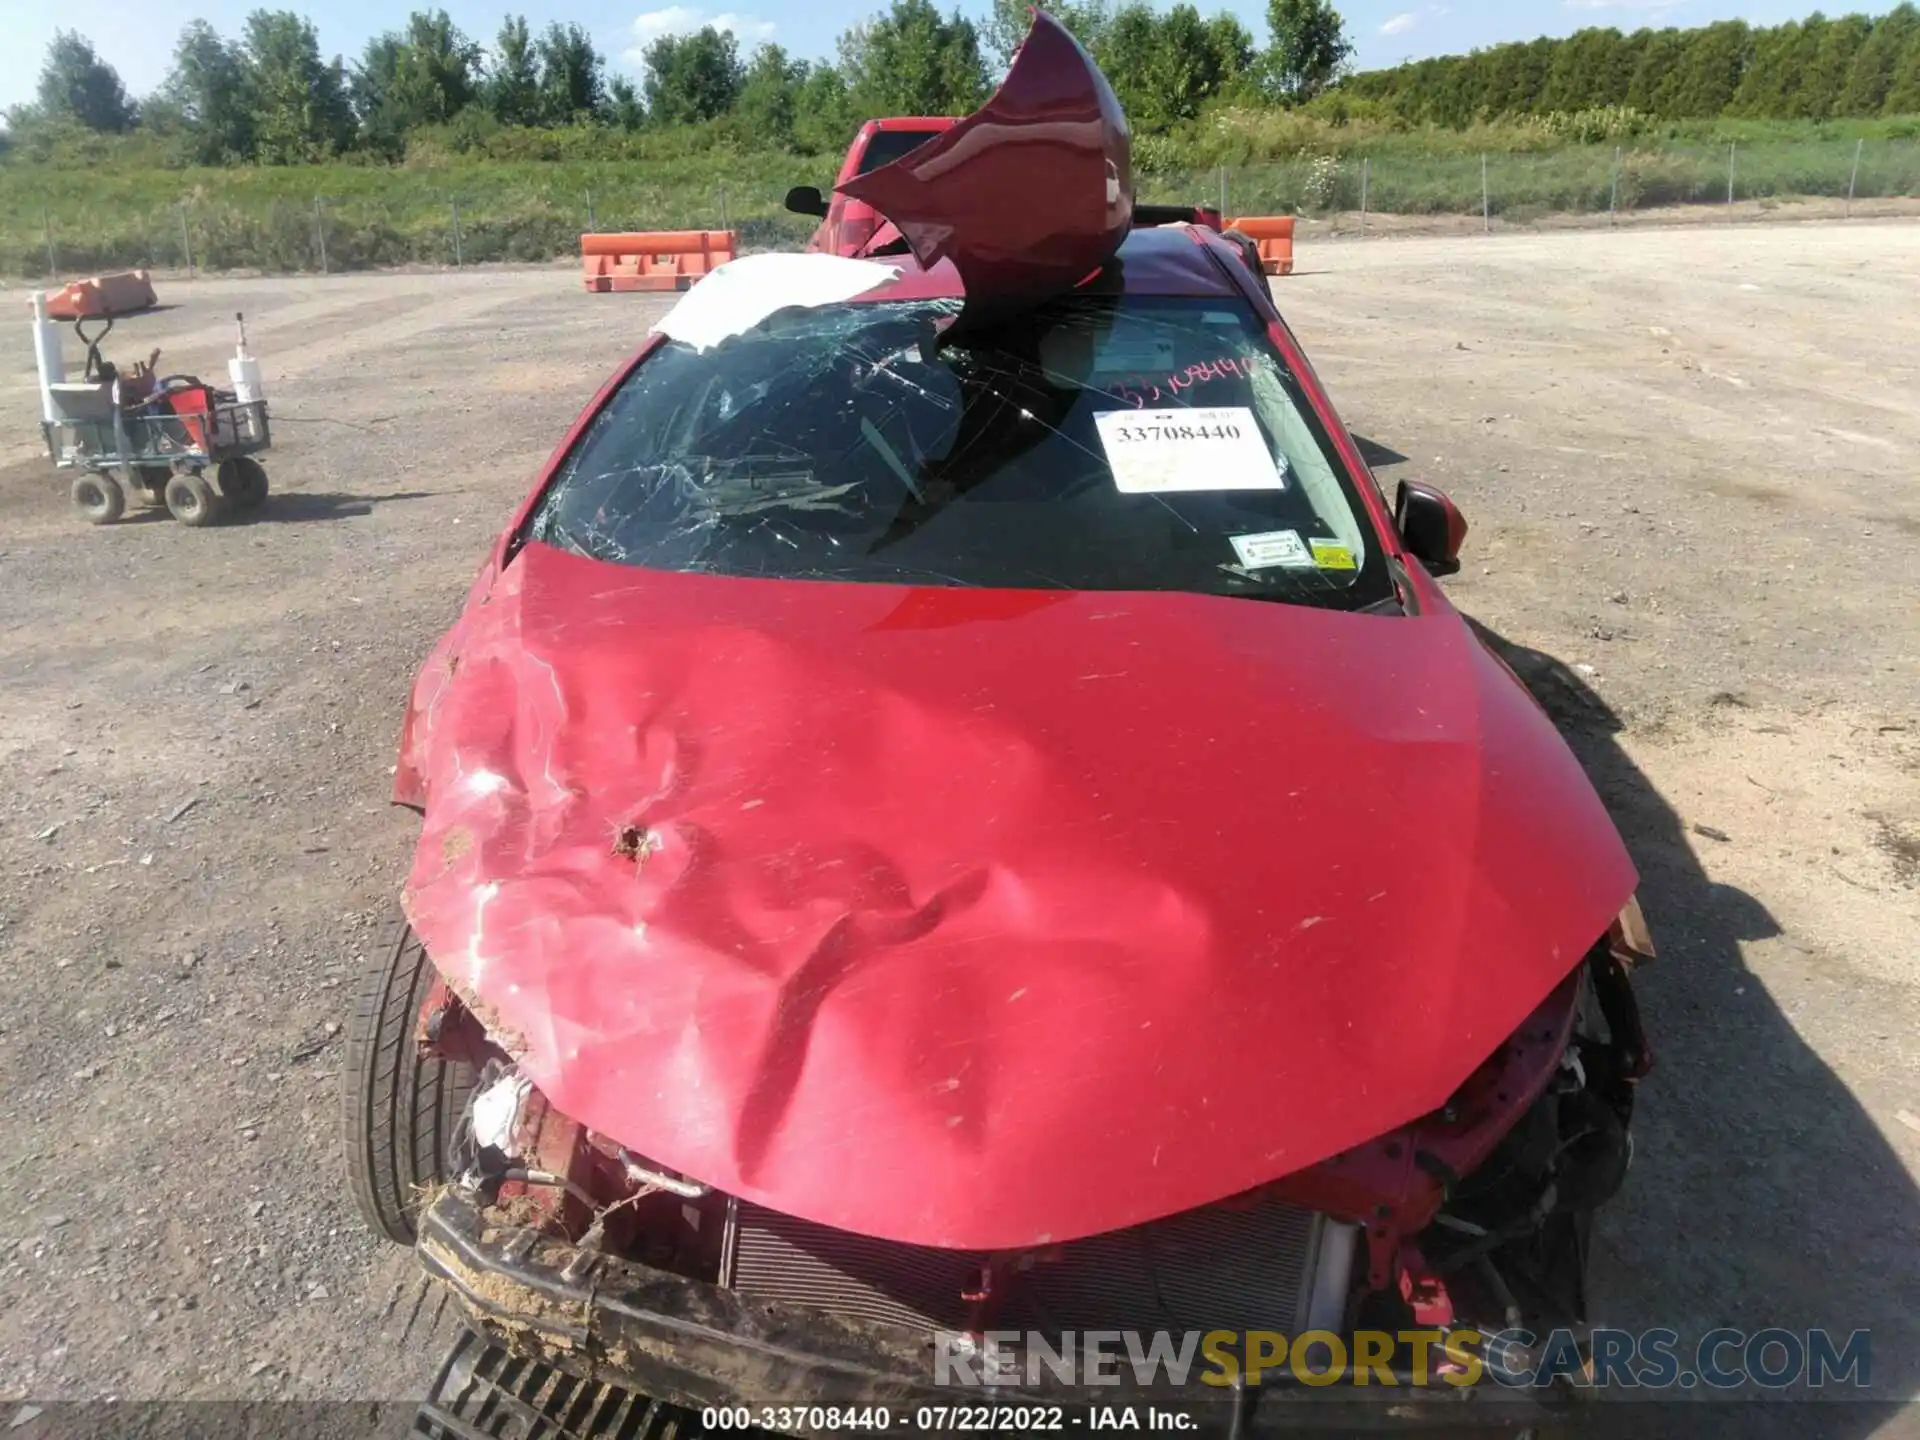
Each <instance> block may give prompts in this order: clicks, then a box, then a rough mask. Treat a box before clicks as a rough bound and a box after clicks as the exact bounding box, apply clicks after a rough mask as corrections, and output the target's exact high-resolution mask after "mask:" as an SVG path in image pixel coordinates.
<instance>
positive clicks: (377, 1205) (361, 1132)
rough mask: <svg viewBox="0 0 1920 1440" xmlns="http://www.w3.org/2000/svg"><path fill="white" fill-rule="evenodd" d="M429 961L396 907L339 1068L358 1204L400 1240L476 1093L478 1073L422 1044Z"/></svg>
mask: <svg viewBox="0 0 1920 1440" xmlns="http://www.w3.org/2000/svg"><path fill="white" fill-rule="evenodd" d="M433 980H434V970H433V962H432V961H431V960H429V959H428V958H427V952H426V948H425V947H424V946H423V945H421V943H420V937H419V936H417V935H415V934H414V933H413V927H412V926H410V925H408V924H407V922H406V920H405V918H404V917H402V916H395V917H394V919H393V921H392V922H391V923H390V925H389V927H388V931H387V934H386V936H385V940H384V944H383V945H382V947H381V950H380V952H379V958H378V959H377V960H376V961H375V962H374V964H373V965H372V966H370V967H369V968H368V970H367V973H366V976H365V978H364V980H363V981H362V982H361V986H360V993H359V994H358V995H357V996H356V997H355V999H354V1005H353V1013H352V1014H351V1015H349V1016H348V1017H347V1043H346V1053H345V1056H344V1058H343V1060H342V1063H341V1067H340V1078H341V1089H342V1099H343V1100H344V1101H345V1106H346V1132H347V1137H346V1138H347V1173H348V1177H349V1179H350V1180H351V1181H352V1185H353V1197H354V1199H355V1200H357V1201H358V1202H359V1204H360V1213H361V1214H362V1215H363V1216H365V1217H366V1221H367V1224H368V1225H370V1226H371V1227H372V1228H373V1229H374V1231H375V1232H377V1233H378V1234H381V1235H384V1236H386V1237H387V1238H388V1239H389V1240H392V1241H393V1242H394V1243H395V1244H398V1245H411V1244H413V1241H414V1219H415V1217H416V1216H417V1215H418V1214H419V1210H420V1201H421V1197H422V1196H423V1195H424V1194H425V1193H426V1192H428V1191H430V1190H432V1189H434V1188H436V1187H437V1186H440V1185H442V1184H445V1183H446V1181H447V1180H448V1179H450V1178H451V1171H452V1166H451V1165H450V1163H449V1160H448V1156H449V1154H450V1152H451V1150H452V1148H453V1139H454V1134H455V1131H456V1130H457V1129H458V1127H459V1124H460V1121H461V1118H462V1117H463V1116H464V1115H465V1114H466V1109H467V1100H468V1097H469V1096H470V1095H471V1094H472V1092H473V1072H472V1070H471V1068H470V1067H468V1066H467V1065H464V1064H462V1063H460V1062H459V1061H454V1060H440V1059H436V1058H434V1057H432V1056H429V1055H422V1054H421V1053H420V1046H419V1044H418V1042H417V1041H416V1040H415V1027H416V1026H418V1024H419V1023H420V1010H421V1007H422V1006H424V1005H425V1004H426V1002H427V992H428V991H429V990H431V989H432V988H433Z"/></svg>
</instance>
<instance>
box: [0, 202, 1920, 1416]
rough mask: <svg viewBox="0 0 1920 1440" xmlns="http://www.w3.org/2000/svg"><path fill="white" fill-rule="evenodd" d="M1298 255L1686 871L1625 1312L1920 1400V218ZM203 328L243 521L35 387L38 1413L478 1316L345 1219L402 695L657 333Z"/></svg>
mask: <svg viewBox="0 0 1920 1440" xmlns="http://www.w3.org/2000/svg"><path fill="white" fill-rule="evenodd" d="M1302 262H1303V265H1304V268H1305V270H1306V272H1307V273H1305V274H1302V275H1300V276H1298V277H1296V278H1294V279H1292V280H1289V281H1286V282H1284V283H1282V284H1281V285H1280V287H1279V289H1278V292H1277V293H1278V294H1279V295H1280V297H1281V302H1282V306H1283V308H1284V309H1285V311H1286V312H1287V314H1288V316H1289V318H1290V320H1291V322H1292V323H1293V325H1294V328H1295V329H1296V330H1297V331H1298V332H1299V334H1300V336H1301V338H1302V340H1303V341H1304V342H1305V344H1306V346H1307V348H1308V351H1309V353H1311V354H1313V355H1314V356H1315V357H1316V358H1317V361H1318V364H1319V366H1320V369H1321V373H1322V375H1323V378H1325V379H1326V381H1327V382H1328V384H1329V385H1330V387H1331V388H1332V390H1333V393H1334V396H1335V399H1336V402H1337V403H1339V404H1340V405H1341V407H1342V410H1343V413H1344V415H1345V417H1346V419H1347V420H1348V422H1349V423H1350V424H1351V425H1352V426H1353V428H1354V429H1355V431H1356V432H1357V433H1358V434H1360V435H1361V436H1363V437H1364V438H1365V440H1366V442H1367V443H1368V444H1369V445H1370V446H1371V447H1372V449H1373V451H1374V454H1375V456H1376V460H1377V465H1378V468H1379V473H1380V474H1381V477H1382V480H1383V482H1384V483H1386V484H1387V485H1388V486H1389V487H1391V485H1392V483H1393V481H1394V480H1395V478H1397V477H1399V476H1403V475H1410V474H1420V475H1422V476H1424V477H1426V478H1428V479H1431V480H1434V481H1437V482H1438V483H1440V484H1441V485H1443V486H1444V487H1446V488H1447V489H1448V490H1449V492H1450V493H1451V494H1452V495H1453V496H1454V498H1455V499H1456V500H1458V501H1459V502H1460V503H1461V505H1462V507H1463V508H1464V509H1465V510H1466V512H1467V514H1468V516H1469V518H1470V519H1471V520H1472V521H1473V524H1474V531H1473V535H1472V537H1471V539H1470V542H1469V544H1470V551H1469V557H1468V560H1469V563H1468V565H1467V568H1466V570H1465V571H1464V572H1463V573H1462V574H1461V575H1460V576H1459V577H1457V579H1456V580H1454V581H1452V582H1450V584H1451V586H1452V589H1453V593H1454V595H1455V596H1456V598H1457V599H1458V601H1459V603H1460V604H1461V606H1462V607H1463V608H1464V609H1465V610H1466V611H1468V612H1469V613H1470V614H1471V615H1473V616H1474V617H1475V618H1476V619H1477V620H1479V621H1480V622H1481V623H1483V624H1484V625H1485V626H1486V627H1487V629H1488V631H1489V632H1490V633H1491V634H1492V635H1493V636H1494V637H1495V639H1496V641H1497V643H1499V644H1501V645H1502V646H1503V647H1505V649H1506V651H1507V653H1508V655H1509V657H1510V658H1511V659H1512V661H1513V663H1514V664H1515V665H1516V666H1517V667H1518V668H1519V669H1520V670H1521V671H1522V673H1523V674H1525V675H1526V676H1527V677H1528V678H1529V680H1531V681H1533V682H1534V683H1535V684H1536V687H1537V688H1538V689H1539V690H1540V692H1541V693H1542V694H1543V696H1544V697H1545V699H1546V700H1547V703H1548V704H1549V707H1550V708H1551V709H1553V710H1554V712H1555V714H1556V716H1557V717H1558V718H1559V719H1560V720H1561V722H1562V724H1563V726H1564V727H1565V728H1566V730H1567V732H1568V734H1569V737H1570V739H1572V741H1573V742H1574V744H1575V746H1576V748H1577V749H1578V750H1579V751H1580V753H1581V755H1582V757H1583V759H1585V760H1586V762H1587V763H1588V765H1589V766H1590V768H1591V769H1592V771H1593V773H1594V775H1595V777H1596V780H1597V782H1598V783H1599V784H1600V786H1601V787H1602V790H1603V792H1604V794H1605V795H1606V798H1607V800H1608V801H1609V803H1610V805H1611V806H1612V807H1613V809H1614V812H1615V814H1616V816H1617V818H1618V820H1619V822H1620V824H1621V826H1622V829H1623V831H1624V833H1625V834H1626V836H1627V839H1628V842H1629V845H1630V847H1631V848H1632V850H1633V852H1634V854H1635V856H1636V858H1637V859H1638V861H1639V863H1640V865H1641V868H1642V871H1643V875H1644V889H1643V896H1644V899H1645V903H1646V908H1647V911H1648V914H1649V916H1650V918H1651V920H1652V922H1653V925H1654V928H1655V935H1656V938H1657V939H1658V941H1659V942H1660V945H1661V949H1662V960H1661V962H1660V964H1659V966H1658V967H1657V968H1656V969H1655V970H1654V971H1652V972H1649V974H1648V975H1647V977H1646V980H1645V986H1644V992H1643V1003H1644V1004H1645V1006H1646V1009H1647V1011H1648V1015H1649V1019H1650V1025H1651V1028H1652V1031H1653V1035H1654V1037H1655V1041H1656V1044H1657V1046H1658V1049H1659V1052H1660V1055H1661V1061H1662V1063H1661V1068H1660V1069H1659V1071H1658V1072H1657V1074H1656V1076H1655V1078H1654V1079H1653V1080H1652V1081H1650V1082H1649V1084H1648V1086H1647V1090H1646V1095H1645V1109H1644V1123H1643V1124H1642V1125H1641V1127H1640V1130H1639V1136H1638V1138H1639V1153H1638V1159H1637V1162H1636V1167H1635V1170H1634V1173H1633V1176H1632V1178H1631V1179H1630V1181H1629V1186H1628V1190H1627V1193H1626V1194H1625V1196H1624V1197H1623V1199H1622V1200H1621V1202H1619V1203H1618V1204H1616V1205H1615V1206H1614V1207H1613V1208H1612V1209H1611V1210H1610V1211H1609V1212H1608V1213H1607V1215H1606V1217H1605V1222H1604V1226H1603V1231H1602V1236H1601V1252H1602V1253H1601V1254H1600V1256H1599V1260H1598V1268H1599V1271H1600V1275H1601V1280H1600V1294H1599V1297H1598V1309H1599V1313H1600V1314H1601V1315H1602V1316H1603V1317H1604V1318H1605V1319H1607V1320H1608V1321H1610V1322H1614V1323H1620V1324H1627V1325H1633V1326H1642V1325H1654V1324H1666V1325H1672V1326H1674V1327H1675V1328H1677V1329H1680V1330H1681V1331H1683V1332H1690V1333H1694V1332H1698V1331H1700V1330H1703V1329H1705V1328H1708V1327H1711V1326H1713V1325H1716V1324H1723V1323H1725V1324H1735V1325H1741V1326H1744V1327H1746V1328H1750V1329H1754V1328H1759V1327H1760V1326H1762V1325H1766V1324H1782V1325H1788V1326H1793V1327H1805V1326H1817V1325H1825V1326H1829V1327H1833V1328H1837V1329H1840V1330H1842V1331H1846V1330H1851V1329H1854V1328H1858V1327H1872V1329H1873V1330H1874V1360H1875V1369H1874V1380H1875V1389H1876V1391H1878V1392H1879V1393H1881V1394H1883V1395H1886V1394H1896V1395H1912V1394H1914V1393H1916V1391H1917V1390H1920V1344H1916V1341H1920V1324H1917V1323H1916V1320H1915V1316H1916V1314H1920V1260H1917V1259H1916V1257H1917V1256H1920V1190H1917V1189H1916V1175H1920V1080H1917V1079H1916V1075H1920V1067H1916V1066H1915V1064H1914V1037H1915V1036H1916V1035H1920V714H1917V713H1916V708H1917V707H1916V697H1920V645H1916V643H1915V642H1916V636H1917V634H1920V583H1916V582H1917V581H1920V573H1917V572H1920V566H1917V565H1916V560H1915V555H1916V544H1915V541H1916V537H1920V482H1917V481H1916V476H1915V466H1914V457H1915V456H1916V454H1920V331H1916V329H1915V326H1914V321H1913V317H1914V316H1915V315H1916V314H1920V228H1916V227H1914V226H1911V225H1903V224H1898V223H1888V224H1877V223H1860V222H1856V223H1855V224H1853V225H1851V226H1845V227H1842V226H1838V225H1835V226H1804V227H1802V226H1796V227H1790V228H1788V227H1782V228H1758V227H1756V228H1750V229H1745V230H1698V231H1664V232H1662V231H1638V232H1632V233H1629V232H1626V231H1622V232H1621V233H1619V234H1558V235H1552V234H1543V235H1530V236H1502V237H1496V238H1494V239H1491V240H1487V239H1481V238H1471V239H1457V238H1442V239H1419V240H1398V241H1384V242H1373V243H1368V244H1364V245H1363V244H1339V245H1322V246H1319V247H1309V248H1308V249H1306V250H1305V251H1304V252H1303V255H1302ZM164 298H166V299H168V300H170V301H172V302H174V304H173V305H172V306H171V307H170V308H168V309H167V310H164V311H162V312H159V313H155V314H151V315H147V316H142V317H138V318H136V319H134V320H131V321H128V322H124V323H123V324H122V326H121V328H120V329H119V330H117V331H116V332H115V335H114V337H113V340H112V342H111V343H110V344H109V347H108V350H109V353H110V354H113V355H117V356H120V357H122V358H123V359H130V358H131V357H132V356H134V355H135V354H140V353H144V352H145V350H147V349H148V348H150V347H151V346H152V345H154V344H160V345H163V346H165V347H166V351H167V353H166V355H165V357H164V359H163V363H162V369H163V370H167V371H177V370H193V369H196V368H197V369H200V370H201V371H202V372H203V373H208V374H210V375H211V374H214V373H222V361H223V357H224V355H225V353H226V352H227V350H228V349H229V348H230V329H231V316H232V313H233V312H234V311H235V310H236V309H243V310H245V311H246V312H247V315H248V317H249V328H250V331H251V334H252V336H253V340H254V345H255V349H256V351H257V352H258V353H259V354H261V355H262V357H263V359H264V362H265V364H266V368H267V375H268V383H269V387H270V393H271V395H272V397H273V404H274V413H275V417H276V440H277V443H276V447H275V450H274V453H273V454H272V455H270V456H269V457H267V459H268V469H269V471H270V473H271V475H272V477H273V483H274V486H275V492H274V495H273V498H272V499H271V500H270V501H269V502H268V506H267V508H266V510H265V512H264V513H263V515H262V517H261V518H260V519H259V520H257V521H256V522H254V523H249V524H236V525H231V526H226V527H220V528H215V529H210V530H203V531H193V530H188V529H185V528H183V527H180V526H177V525H174V524H172V523H170V522H168V521H166V520H165V519H164V517H161V518H153V517H145V518H136V519H135V520H132V521H130V522H127V523H123V524H120V525H118V526H115V527H111V528H108V529H103V530H90V529H88V528H87V527H86V526H84V525H83V524H82V523H80V521H79V519H78V517H77V516H76V515H75V514H74V513H73V511H72V510H71V509H70V508H69V506H68V504H67V502H66V498H65V489H66V487H65V484H64V483H63V482H61V481H60V480H58V479H56V478H55V477H54V476H53V475H52V472H51V471H50V470H49V469H48V468H47V466H46V464H45V462H44V459H36V458H35V448H34V435H35V431H34V419H35V401H34V392H33V378H32V357H31V352H30V350H29V349H28V348H27V346H26V344H25V343H24V342H25V338H26V337H25V332H24V330H22V331H19V332H16V334H17V336H18V340H19V342H20V343H17V344H13V345H10V346H9V347H8V349H7V350H6V354H5V358H4V360H3V361H0V421H4V425H0V437H4V438H0V674H4V676H5V680H6V683H5V685H4V687H0V761H3V762H4V765H5V773H6V774H7V775H8V776H9V777H10V781H11V783H10V784H8V785H7V787H6V789H5V791H4V793H0V1293H3V1294H5V1295H6V1296H7V1297H8V1298H7V1303H6V1304H5V1306H4V1307H0V1397H5V1398H12V1399H22V1398H30V1399H32V1400H33V1401H34V1402H35V1403H46V1402H51V1401H57V1400H61V1399H91V1398H100V1397H106V1396H117V1397H122V1398H136V1399H174V1400H178V1399H198V1400H242V1399H245V1400H268V1399H294V1398H299V1399H316V1400H317V1399H348V1398H352V1399H361V1400H370V1399H386V1400H394V1401H404V1400H406V1399H407V1398H408V1397H412V1396H417V1395H418V1394H420V1393H421V1391H422V1390H423V1388H424V1386H425V1384H426V1383H427V1380H428V1378H429V1375H430V1373H431V1371H432V1369H433V1366H434V1364H435V1363H436V1362H437V1360H438V1358H439V1355H440V1353H441V1351H442V1349H443V1348H444V1341H445V1338H446V1335H447V1333H448V1330H449V1319H448V1317H447V1316H446V1315H445V1314H444V1313H443V1312H442V1310H441V1309H440V1307H439V1305H438V1304H437V1301H436V1300H435V1298H434V1297H433V1296H431V1295H429V1294H428V1293H426V1292H425V1290H424V1287H423V1286H422V1285H421V1283H420V1282H419V1281H418V1280H417V1279H416V1278H415V1275H414V1272H413V1267H412V1262H411V1260H410V1258H409V1257H408V1256H406V1255H405V1254H403V1253H401V1252H398V1251H396V1250H394V1249H392V1248H391V1247H388V1246H385V1245H383V1244H380V1243H377V1242H376V1241H375V1240H374V1239H373V1238H372V1236H371V1235H369V1234H368V1232H367V1231H366V1230H365V1228H364V1227H363V1226H362V1225H361V1223H360V1221H359V1220H358V1218H357V1216H356V1215H355V1213H354V1211H353V1208H352V1204H351V1201H350V1199H349V1197H348V1196H347V1193H346V1189H345V1185H344V1183H343V1179H342V1169H341V1160H340V1155H339V1147H338V1138H337V1129H338V1126H337V1112H338V1109H339V1106H338V1102H337V1098H336V1091H337V1086H338V1074H337V1071H338V1067H339V1057H340V1048H341V1037H340V1027H341V1025H342V1023H343V1022H344V1020H345V1017H346V1008H347V996H348V994H349V992H350V990H351V988H352V982H353V980H354V977H355V976H356V975H357V974H358V972H359V971H360V969H361V967H362V965H363V963H364V962H365V958H366V955H367V950H368V947H369V946H370V945H371V944H372V943H373V941H374V937H375V933H376V928H377V925H378V922H379V920H380V918H381V917H382V916H383V914H384V913H385V911H386V909H387V907H388V906H389V904H390V902H391V897H392V896H393V894H394V893H395V892H396V890H397V887H398V884H399V881H400V878H401V876H402V875H403V873H404V865H405V859H406V855H407V848H408V843H409V838H410V831H411V828H412V826H411V822H410V817H408V816H407V815H406V814H405V813H404V812H398V811H394V810H392V809H390V808H389V807H388V806H387V804H386V795H387V787H388V784H389V776H390V770H389V767H390V766H391V764H392V746H393V741H394V738H395V732H396V727H397V724H398V721H399V717H400V713H401V706H402V700H403V696H404V694H405V690H406V687H407V684H408V681H409V679H410V675H411V672H412V670H413V668H414V666H415V665H416V664H417V663H418V662H419V660H420V658H421V657H422V655H423V654H424V653H425V650H426V648H427V646H428V645H429V643H430V642H431V640H432V638H433V636H434V635H435V634H436V633H437V632H438V631H439V630H440V629H442V628H443V627H444V626H445V625H446V624H447V623H448V622H449V621H450V620H451V619H452V617H453V614H454V609H455V606H456V605H457V603H458V601H459V599H460V596H461V594H462V592H463V590H464V587H465V582H466V580H467V578H468V576H469V575H470V573H471V571H472V569H473V568H474V566H475V565H476V564H477V563H478V562H479V559H480V556H481V553H482V551H483V549H484V547H485V544H486V542H487V539H488V537H489V536H490V535H491V534H492V533H493V531H494V530H495V529H496V528H497V526H498V525H499V524H500V522H501V521H502V519H503V518H504V516H505V514H506V512H507V511H508V509H509V508H510V506H511V505H512V503H513V502H514V500H515V499H516V498H517V497H518V496H519V495H520V494H521V493H522V491H523V489H524V488H525V486H526V485H527V483H528V482H529V479H530V477H531V475H532V474H533V472H534V470H535V469H536V467H537V466H538V464H539V462H540V460H541V459H542V458H543V456H544V454H545V452H546V450H547V449H548V447H549V446H550V445H551V444H552V442H553V441H554V440H555V439H556V438H557V437H558V436H559V434H560V432H561V430H562V428H563V426H564V425H565V423H566V421H567V420H568V419H569V418H570V417H571V415H572V414H573V413H574V412H575V411H576V410H577V408H578V407H579V406H580V405H581V404H582V403H583V402H584V401H585V400H586V399H587V398H588V396H589V395H590V394H591V393H592V391H593V389H594V388H595V386H596V384H597V383H598V381H599V380H600V379H601V377H602V376H604V374H605V373H606V372H607V370H608V369H609V368H610V367H611V366H612V365H613V364H614V362H615V361H616V360H617V359H618V358H619V357H620V356H621V355H622V354H623V353H624V352H625V351H627V350H628V349H630V348H631V347H632V346H633V344H634V343H635V342H636V341H637V340H638V338H639V337H640V335H641V334H642V333H643V331H644V330H645V329H646V327H647V325H648V323H649V322H650V320H651V318H652V317H653V316H655V315H656V314H657V313H659V310H660V308H661V302H659V301H657V300H653V299H649V298H643V297H635V296H606V297H589V296H585V295H582V294H581V293H580V292H579V291H578V289H577V287H576V285H575V283H574V282H573V280H572V279H571V277H570V276H569V275H568V274H566V273H565V272H562V271H560V270H557V269H553V268H543V269H539V270H519V271H516V270H493V271H469V272H464V273H459V274H448V275H387V276H360V277H351V278H342V279H333V280H327V279H310V280H264V281H217V280H216V281H202V282H199V283H196V284H191V285H188V284H178V285H172V286H169V287H168V288H167V291H166V295H165V297H164ZM1435 822H1436V823H1444V817H1435ZM4 1413H5V1412H0V1415H4ZM1872 1423H1877V1422H1869V1420H1868V1417H1867V1415H1866V1413H1865V1412H1864V1411H1862V1412H1861V1415H1860V1419H1859V1422H1858V1423H1857V1424H1854V1425H1853V1427H1852V1428H1851V1429H1850V1430H1848V1429H1844V1428H1843V1431H1842V1433H1852V1434H1865V1433H1868V1431H1869V1430H1870V1429H1871V1428H1872ZM1898 1424H1899V1422H1895V1425H1896V1426H1897V1425H1898ZM25 1433H26V1432H23V1434H25ZM1889 1433H1891V1431H1889Z"/></svg>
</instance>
